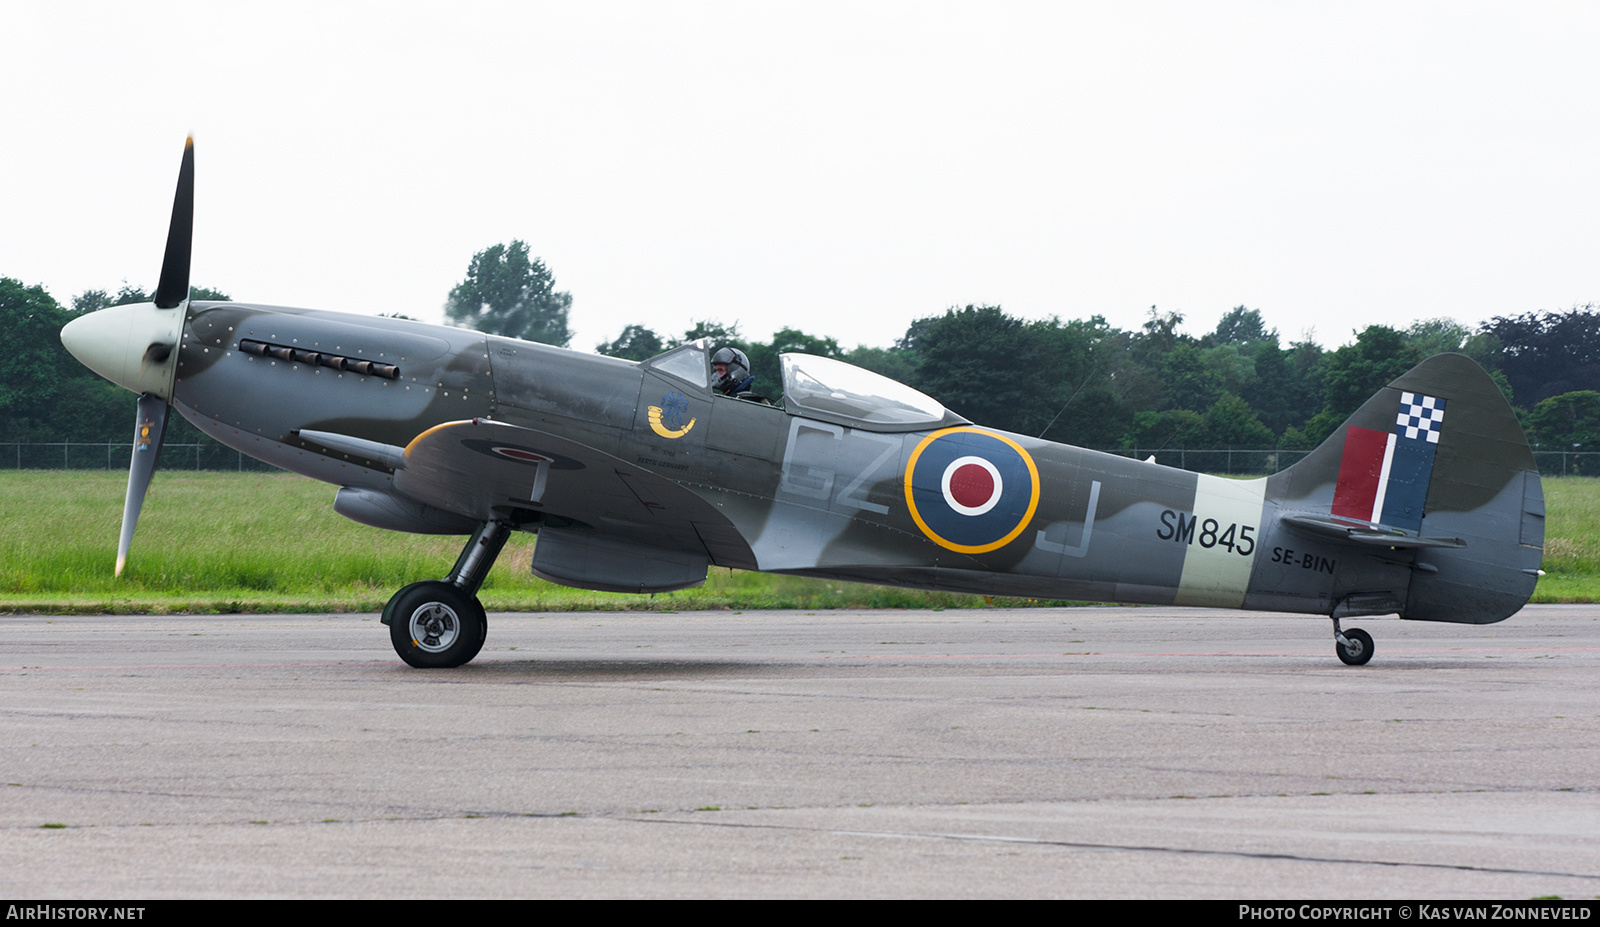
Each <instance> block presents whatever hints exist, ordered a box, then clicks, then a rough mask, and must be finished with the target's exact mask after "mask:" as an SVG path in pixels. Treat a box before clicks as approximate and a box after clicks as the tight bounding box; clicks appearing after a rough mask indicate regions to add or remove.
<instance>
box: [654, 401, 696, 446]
mask: <svg viewBox="0 0 1600 927" xmlns="http://www.w3.org/2000/svg"><path fill="white" fill-rule="evenodd" d="M697 421H699V419H696V418H691V419H689V424H687V425H685V426H683V427H682V428H679V429H678V430H676V431H673V430H672V429H670V428H668V427H667V426H665V425H663V424H661V407H660V406H651V407H650V430H651V431H653V432H655V433H656V434H658V435H660V436H661V437H663V438H681V437H683V436H684V435H686V434H688V433H689V429H691V428H693V427H694V423H695V422H697Z"/></svg>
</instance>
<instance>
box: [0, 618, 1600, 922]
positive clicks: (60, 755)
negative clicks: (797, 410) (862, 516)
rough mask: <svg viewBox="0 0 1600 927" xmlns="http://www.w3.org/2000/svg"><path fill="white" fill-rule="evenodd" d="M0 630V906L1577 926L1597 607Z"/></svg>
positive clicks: (1593, 835)
mask: <svg viewBox="0 0 1600 927" xmlns="http://www.w3.org/2000/svg"><path fill="white" fill-rule="evenodd" d="M1346 624H1347V626H1360V627H1363V628H1365V629H1366V630H1368V631H1369V632H1371V633H1372V635H1373V637H1374V638H1375V639H1376V641H1377V655H1376V657H1375V658H1374V659H1373V662H1372V663H1371V664H1369V665H1367V666H1364V667H1347V666H1344V665H1343V664H1341V663H1340V662H1339V661H1338V660H1337V659H1336V658H1335V656H1334V653H1333V643H1332V631H1331V625H1330V623H1329V622H1328V621H1327V620H1326V619H1318V618H1306V617H1294V616H1282V615H1262V614H1254V613H1229V612H1217V611H1206V610H1198V609H1156V608H1142V609H1134V608H1083V609H1033V610H1005V609H983V610H975V611H956V610H949V611H937V612H928V611H867V612H856V611H841V612H815V613H808V612H793V611H779V612H744V613H739V612H726V611H724V612H685V613H679V614H655V613H638V612H634V613H592V612H591V613H545V614H515V615H509V614H502V615H491V616H490V632H489V643H488V645H487V646H486V647H485V649H484V651H483V653H482V654H481V655H480V656H479V657H478V659H477V660H476V661H475V662H474V663H472V664H470V665H468V666H466V667H463V668H461V669H457V670H425V671H424V670H413V669H410V668H408V667H406V666H404V665H403V664H401V663H400V661H399V660H398V658H396V657H395V656H394V654H393V651H392V650H391V649H390V647H389V642H388V634H387V629H386V628H384V627H382V626H381V625H379V624H378V622H377V620H376V617H375V616H373V615H269V616H170V617H151V616H110V617H104V616H96V617H40V616H20V617H19V616H11V617H0V635H3V637H0V642H3V645H0V719H3V722H0V723H3V727H0V780H3V781H0V895H5V896H8V897H10V898H12V899H15V900H17V901H19V902H22V901H41V900H46V899H68V898H105V899H113V898H146V899H155V898H173V897H180V898H195V897H225V898H234V897H280V898H350V897H423V898H442V897H772V896H781V897H1156V898H1229V899H1246V898H1253V899H1312V898H1316V899H1322V898H1329V899H1332V898H1358V899H1378V898H1389V899H1415V898H1423V899H1436V898H1497V899H1526V898H1530V897H1535V896H1545V895H1560V896H1563V897H1565V898H1568V899H1574V898H1591V899H1592V898H1595V897H1600V608H1596V607H1592V606H1535V607H1530V608H1528V609H1525V610H1524V611H1523V612H1522V613H1521V614H1519V615H1517V616H1516V617H1514V618H1512V619H1510V620H1508V621H1506V622H1504V623H1502V624H1499V625H1490V626H1487V627H1476V626H1463V625H1435V624H1426V623H1413V622H1403V621H1399V620H1396V619H1393V618H1384V619H1362V620H1360V621H1351V622H1347V623H1346Z"/></svg>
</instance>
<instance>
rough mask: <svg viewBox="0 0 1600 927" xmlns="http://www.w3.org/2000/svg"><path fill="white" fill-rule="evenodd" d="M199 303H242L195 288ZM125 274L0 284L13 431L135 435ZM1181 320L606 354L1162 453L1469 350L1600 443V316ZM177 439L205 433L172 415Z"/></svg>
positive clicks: (793, 334) (1544, 425)
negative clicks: (843, 369) (916, 395)
mask: <svg viewBox="0 0 1600 927" xmlns="http://www.w3.org/2000/svg"><path fill="white" fill-rule="evenodd" d="M192 298H195V299H223V300H225V299H228V298H229V297H228V296H227V295H226V294H224V293H222V292H221V291H218V290H214V289H207V288H198V287H197V288H195V290H194V291H193V294H192ZM148 300H149V294H148V293H146V292H144V291H143V290H140V289H139V288H137V287H134V286H130V285H127V284H124V285H123V287H122V288H121V289H120V290H119V291H117V292H116V293H108V292H106V291H102V290H90V291H87V292H85V293H82V294H79V295H78V296H77V297H75V298H73V300H72V301H71V303H70V304H69V305H66V306H63V305H61V304H59V303H57V302H56V300H55V299H54V298H53V297H51V296H50V294H49V293H47V292H46V291H45V290H44V289H43V288H42V287H38V286H28V285H25V284H24V283H22V282H20V281H18V280H14V279H10V278H0V326H3V327H0V331H4V332H5V333H6V334H5V343H6V349H5V350H4V351H3V352H0V415H3V416H4V419H3V420H4V421H5V422H6V423H7V425H8V428H7V433H8V434H9V435H10V437H9V438H8V439H7V440H10V441H23V442H30V441H32V442H45V441H63V440H66V441H93V442H98V441H112V442H116V441H121V440H124V439H126V438H127V436H128V433H129V430H130V428H131V427H132V426H131V422H132V415H133V396H132V395H131V394H129V393H128V392H127V391H125V390H123V389H121V388H119V387H115V386H112V385H111V384H110V383H107V382H106V381H104V380H102V379H101V378H100V377H98V376H97V375H95V374H93V373H92V372H90V371H89V370H87V369H85V368H84V367H83V366H82V365H80V364H78V363H77V361H76V360H74V359H73V358H72V357H71V356H70V355H69V354H67V352H66V350H65V349H64V348H63V347H62V346H61V341H60V337H59V333H60V330H61V327H62V326H63V325H65V324H66V323H67V322H68V321H69V320H70V319H71V318H73V317H74V316H75V315H77V314H79V313H83V312H90V311H94V310H96V309H101V308H105V307H107V306H114V305H122V304H125V303H133V302H146V301H148ZM571 305H572V296H571V294H569V293H565V292H560V291H558V290H556V288H555V277H554V274H552V273H551V272H550V270H549V268H548V267H546V266H545V264H544V262H543V261H541V260H539V259H538V258H535V257H533V256H531V254H530V249H529V247H528V245H527V244H526V243H525V242H522V241H513V242H511V243H509V244H499V245H494V246H492V247H490V248H486V249H484V250H483V251H480V252H478V253H477V254H475V255H474V256H473V258H472V261H471V262H470V263H469V264H468V267H467V273H466V275H465V277H464V279H463V280H462V281H461V283H459V284H457V286H455V287H454V288H453V289H452V290H451V291H450V293H449V294H448V296H447V297H446V300H445V314H446V317H447V318H448V319H449V320H450V321H451V322H452V323H453V324H458V325H465V326H468V327H472V328H477V329H479V330H482V331H486V332H490V333H493V334H502V335H508V336H511V337H518V338H526V339H528V340H533V341H540V342H543V343H546V344H554V345H558V346H562V347H565V346H567V345H568V344H569V342H570V341H571V330H570V328H569V326H568V316H569V313H570V310H571ZM1184 321H1185V317H1184V316H1183V315H1182V314H1180V313H1177V312H1171V311H1162V310H1159V309H1158V308H1156V307H1154V306H1152V307H1151V308H1150V310H1149V313H1148V317H1147V320H1146V321H1145V322H1144V323H1143V325H1141V326H1140V327H1139V328H1137V329H1134V330H1124V329H1119V328H1116V327H1114V326H1112V325H1110V324H1109V323H1108V322H1107V321H1106V320H1105V318H1104V317H1103V316H1099V315H1095V316H1090V317H1088V318H1084V319H1071V320H1066V321H1063V320H1061V319H1059V318H1049V319H1044V320H1032V321H1030V320H1025V319H1021V318H1018V317H1015V316H1012V315H1010V314H1008V313H1007V312H1006V311H1005V310H1004V309H1003V308H1002V307H1000V306H990V305H968V306H959V307H951V308H949V309H946V310H945V311H943V312H941V313H934V314H930V315H928V316H925V317H923V318H920V319H917V320H915V321H913V322H911V324H910V325H909V326H908V327H907V328H906V331H905V334H904V335H903V336H901V337H900V338H899V339H897V340H896V341H895V343H894V344H893V345H890V346H888V347H869V346H865V345H858V346H856V347H853V348H847V347H845V346H843V345H841V344H840V343H839V342H838V340H837V339H835V338H832V337H828V336H825V335H818V334H811V333H807V332H803V331H799V330H797V329H792V328H785V329H783V330H781V331H779V332H777V333H776V334H775V335H773V336H772V338H771V339H770V340H766V341H758V340H754V339H750V338H747V337H745V336H744V335H743V334H742V333H741V332H740V331H739V327H738V325H737V323H734V324H726V325H725V324H722V323H720V322H718V321H715V320H699V321H695V322H694V323H693V324H692V325H691V326H690V327H688V328H687V329H685V330H684V331H682V332H681V333H677V334H671V333H668V334H663V333H660V332H657V331H656V330H654V329H652V328H651V327H649V326H648V325H645V324H634V325H629V326H627V327H626V328H624V329H623V331H622V332H621V333H620V334H619V335H618V336H617V337H616V338H615V339H613V340H611V341H608V342H605V343H603V344H600V345H598V346H596V348H595V350H596V351H597V352H598V353H601V354H606V355H610V356H613V357H622V358H628V359H632V360H644V359H647V358H649V357H653V356H655V355H656V354H659V353H661V352H662V351H665V350H669V349H671V348H673V347H676V346H678V345H680V344H684V343H686V342H689V341H693V340H696V339H699V338H706V339H709V340H710V341H712V342H713V344H714V345H715V346H718V347H720V346H723V345H732V346H734V347H738V348H740V349H741V350H743V351H744V352H745V353H746V354H748V355H749V357H750V361H751V368H752V372H753V373H754V374H755V376H756V391H757V392H760V393H763V394H766V395H770V396H772V397H773V398H781V397H780V391H781V380H780V374H779V367H778V356H779V355H780V354H783V353H788V352H798V353H805V354H817V355H821V356H824V357H832V358H837V359H840V360H843V361H846V362H848V363H852V364H856V365H858V366H861V367H865V368H867V369H869V370H873V371H876V372H878V373H881V374H884V375H886V376H888V377H890V378H892V379H895V380H899V381H900V382H903V383H905V384H907V385H909V386H912V387H914V388H916V389H919V390H921V391H922V392H925V393H927V394H928V395H930V396H933V397H934V398H936V399H938V400H939V401H941V402H943V403H944V404H945V405H946V406H947V407H949V408H950V409H952V410H954V411H956V412H957V413H959V414H961V415H963V416H966V417H967V418H969V419H972V420H973V421H975V422H979V423H982V424H984V425H989V426H993V427H996V428H1001V429H1004V430H1006V431H1011V432H1016V433H1020V434H1026V435H1034V436H1039V437H1044V438H1048V439H1050V440H1053V441H1059V442H1063V443H1069V444H1076V445H1079V446H1083V447H1095V448H1104V449H1126V450H1134V449H1138V450H1140V451H1141V452H1144V451H1149V452H1155V451H1160V450H1163V449H1167V450H1173V449H1179V448H1229V447H1232V448H1249V449H1261V448H1274V447H1276V448H1283V449H1289V450H1296V449H1309V448H1312V447H1315V446H1316V445H1317V444H1318V443H1320V442H1321V441H1322V440H1323V439H1324V438H1326V437H1327V436H1328V435H1329V434H1330V433H1331V432H1332V431H1333V429H1334V428H1336V427H1338V425H1339V424H1340V423H1341V422H1343V421H1344V419H1345V418H1346V417H1348V416H1349V415H1350V413H1352V412H1353V411H1355V409H1356V408H1357V407H1358V406H1359V405H1360V404H1361V403H1362V402H1364V401H1366V399H1367V398H1368V397H1369V396H1371V395H1372V393H1374V392H1375V391H1376V390H1377V389H1379V388H1380V387H1382V386H1383V385H1384V384H1386V383H1388V382H1389V381H1390V380H1392V379H1394V378H1395V377H1396V376H1398V375H1399V374H1401V373H1404V372H1405V371H1406V370H1407V369H1409V368H1410V367H1412V366H1413V365H1415V364H1417V363H1419V362H1420V361H1421V360H1423V359H1424V358H1426V357H1429V356H1431V355H1433V354H1437V353H1440V352H1443V351H1454V352H1458V353H1462V354H1466V355H1467V356H1469V357H1471V358H1472V359H1473V360H1475V361H1477V362H1478V363H1479V364H1481V365H1482V366H1483V367H1484V368H1485V369H1487V370H1488V371H1489V373H1490V375H1491V376H1492V377H1493V378H1494V379H1495V382H1496V383H1497V384H1499V386H1500V388H1501V390H1502V391H1503V392H1504V393H1505V394H1506V396H1507V398H1508V399H1509V400H1510V401H1511V402H1512V405H1513V406H1514V407H1515V408H1516V410H1517V414H1518V416H1519V418H1520V419H1521V421H1522V423H1523V426H1524V428H1525V429H1526V430H1527V431H1528V434H1529V439H1530V440H1531V441H1533V442H1534V443H1535V444H1536V445H1538V446H1540V447H1541V448H1544V449H1550V450H1556V449H1561V450H1600V391H1597V387H1600V311H1597V307H1595V306H1593V305H1585V306H1578V307H1574V308H1572V309H1570V310H1566V311H1547V312H1525V313H1522V314H1520V315H1507V316H1497V317H1495V318H1492V319H1489V320H1487V321H1485V322H1482V323H1480V324H1478V325H1477V326H1476V327H1475V328H1469V327H1467V326H1465V325H1463V324H1461V323H1459V322H1457V321H1454V320H1452V319H1442V318H1441V319H1430V320H1426V321H1421V322H1417V323H1415V324H1413V325H1411V326H1409V327H1407V328H1403V329H1399V328H1393V327H1389V326H1384V325H1374V326H1370V327H1368V328H1366V329H1365V330H1363V331H1360V332H1357V333H1356V336H1355V340H1354V341H1353V342H1352V343H1350V344H1348V345H1345V346H1344V347H1340V348H1336V349H1333V350H1325V349H1324V348H1322V347H1321V346H1320V345H1318V344H1316V343H1315V342H1314V341H1312V340H1311V339H1310V338H1309V337H1305V338H1302V339H1301V340H1298V341H1291V342H1288V343H1285V342H1284V341H1283V339H1281V338H1280V337H1279V335H1278V332H1277V331H1276V330H1275V329H1270V328H1268V327H1267V326H1266V325H1265V323H1264V321H1263V319H1262V316H1261V312H1260V310H1258V309H1253V308H1248V307H1245V306H1236V307H1234V308H1232V309H1230V310H1228V311H1226V312H1224V313H1223V314H1222V317H1221V319H1220V320H1219V321H1218V322H1217V324H1216V327H1215V328H1213V329H1212V330H1211V331H1209V332H1207V333H1206V334H1204V335H1201V336H1198V337H1196V336H1192V335H1189V334H1186V333H1184V332H1181V331H1179V328H1180V326H1182V325H1183V323H1184ZM173 428H174V430H173V432H171V433H170V434H169V436H168V441H169V442H172V443H187V442H190V441H194V440H198V439H199V433H198V432H197V431H194V430H193V429H192V427H191V426H189V425H187V423H182V422H178V421H176V420H174V423H173Z"/></svg>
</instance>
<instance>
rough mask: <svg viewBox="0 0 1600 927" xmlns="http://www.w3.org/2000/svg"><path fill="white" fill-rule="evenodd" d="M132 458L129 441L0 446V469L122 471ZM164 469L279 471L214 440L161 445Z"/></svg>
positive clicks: (5, 444) (62, 442) (57, 442)
mask: <svg viewBox="0 0 1600 927" xmlns="http://www.w3.org/2000/svg"><path fill="white" fill-rule="evenodd" d="M132 456H133V445H132V443H131V442H122V443H117V444H113V443H106V442H83V441H52V442H46V443H39V444H30V443H19V442H11V443H0V470H123V471H126V470H127V469H128V464H129V463H130V458H131V457H132ZM161 469H163V470H238V471H245V470H249V471H254V472H278V468H277V467H274V466H272V465H271V464H265V463H262V462H261V461H259V460H256V459H255V458H254V457H251V456H249V455H248V454H244V453H242V452H240V451H236V450H234V449H233V448H231V447H224V446H223V445H221V444H218V443H217V442H215V441H201V442H198V443H195V444H175V443H173V442H171V441H168V442H166V443H165V444H163V445H162V446H161Z"/></svg>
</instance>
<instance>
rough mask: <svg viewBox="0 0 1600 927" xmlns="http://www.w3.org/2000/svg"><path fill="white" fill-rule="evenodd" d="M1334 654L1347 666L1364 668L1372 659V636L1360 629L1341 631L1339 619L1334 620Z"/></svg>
mask: <svg viewBox="0 0 1600 927" xmlns="http://www.w3.org/2000/svg"><path fill="white" fill-rule="evenodd" d="M1333 652H1334V653H1336V654H1338V655H1339V659H1340V660H1341V661H1343V662H1344V663H1345V665H1347V666H1362V665H1364V664H1365V663H1366V662H1367V661H1368V660H1370V659H1372V635H1371V634H1368V633H1367V632H1365V631H1363V630H1361V629H1360V628H1351V629H1350V630H1348V631H1341V630H1339V619H1338V618H1335V619H1333Z"/></svg>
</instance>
